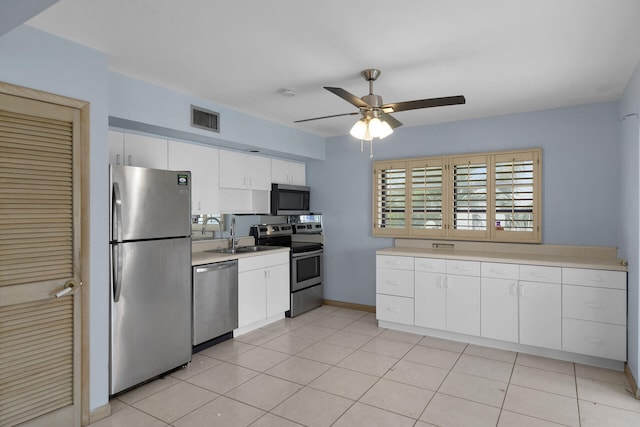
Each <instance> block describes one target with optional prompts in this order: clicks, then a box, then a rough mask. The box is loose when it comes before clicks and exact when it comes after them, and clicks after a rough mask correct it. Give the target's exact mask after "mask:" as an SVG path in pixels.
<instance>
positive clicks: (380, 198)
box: [373, 162, 409, 235]
mask: <svg viewBox="0 0 640 427" xmlns="http://www.w3.org/2000/svg"><path fill="white" fill-rule="evenodd" d="M407 188H408V187H407V167H406V163H404V162H401V163H399V164H398V163H386V164H385V163H380V162H379V163H377V168H376V169H374V192H373V194H374V208H373V221H374V226H373V232H374V235H403V234H406V233H407V224H408V220H409V219H408V210H407V208H408V202H409V200H408V197H407Z"/></svg>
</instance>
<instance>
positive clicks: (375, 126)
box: [369, 117, 382, 138]
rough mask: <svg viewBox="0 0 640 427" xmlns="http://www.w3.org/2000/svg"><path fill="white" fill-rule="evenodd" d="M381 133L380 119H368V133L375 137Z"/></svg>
mask: <svg viewBox="0 0 640 427" xmlns="http://www.w3.org/2000/svg"><path fill="white" fill-rule="evenodd" d="M381 133H382V122H381V121H380V119H379V118H377V117H374V118H373V119H371V120H369V134H370V135H371V136H372V137H374V138H376V137H380V134H381Z"/></svg>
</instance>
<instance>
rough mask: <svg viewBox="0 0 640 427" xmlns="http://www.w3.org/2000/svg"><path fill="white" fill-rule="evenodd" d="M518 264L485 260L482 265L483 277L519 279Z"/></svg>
mask: <svg viewBox="0 0 640 427" xmlns="http://www.w3.org/2000/svg"><path fill="white" fill-rule="evenodd" d="M519 269H520V266H519V265H518V264H503V263H497V262H483V263H482V265H481V275H482V277H492V278H495V279H511V280H518V272H519Z"/></svg>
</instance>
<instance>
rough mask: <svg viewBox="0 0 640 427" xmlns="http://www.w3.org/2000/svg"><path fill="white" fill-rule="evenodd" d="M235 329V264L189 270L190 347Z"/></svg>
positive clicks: (236, 317)
mask: <svg viewBox="0 0 640 427" xmlns="http://www.w3.org/2000/svg"><path fill="white" fill-rule="evenodd" d="M237 327H238V261H237V260H233V261H224V262H216V263H214V264H207V265H200V266H196V267H193V345H194V346H197V345H199V344H202V343H204V342H206V341H210V340H212V339H214V338H217V337H220V336H221V335H224V334H227V333H229V332H232V331H233V330H234V329H235V328H237Z"/></svg>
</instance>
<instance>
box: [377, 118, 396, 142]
mask: <svg viewBox="0 0 640 427" xmlns="http://www.w3.org/2000/svg"><path fill="white" fill-rule="evenodd" d="M392 133H393V129H392V128H391V126H389V123H387V122H386V121H383V122H382V128H381V129H380V136H379V138H380V139H382V138H386V137H387V136H389V135H391V134H392Z"/></svg>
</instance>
